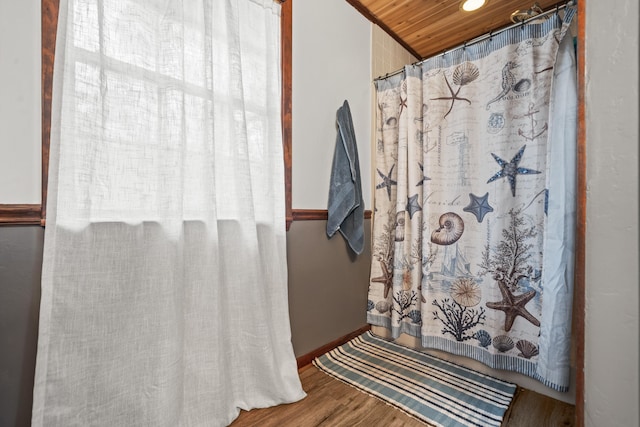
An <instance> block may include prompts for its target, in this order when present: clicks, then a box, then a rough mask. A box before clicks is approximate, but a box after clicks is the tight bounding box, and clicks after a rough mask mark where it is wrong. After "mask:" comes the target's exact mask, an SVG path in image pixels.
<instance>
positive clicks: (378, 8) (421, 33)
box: [347, 0, 566, 59]
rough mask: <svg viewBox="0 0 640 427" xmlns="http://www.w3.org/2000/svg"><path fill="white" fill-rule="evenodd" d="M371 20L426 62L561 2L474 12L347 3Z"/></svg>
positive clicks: (455, 1)
mask: <svg viewBox="0 0 640 427" xmlns="http://www.w3.org/2000/svg"><path fill="white" fill-rule="evenodd" d="M347 2H348V3H349V4H351V5H352V6H353V7H355V8H356V9H357V10H358V11H359V12H360V13H362V14H363V15H364V16H365V17H366V18H367V19H369V20H370V21H371V22H373V23H374V24H376V25H378V26H380V27H381V28H382V29H383V30H385V31H386V32H387V33H388V34H389V35H390V36H391V37H393V38H394V39H395V40H397V41H398V42H399V43H400V44H401V45H403V46H404V47H405V49H407V50H408V51H409V52H411V53H412V54H413V55H414V56H415V57H416V58H417V59H424V58H428V57H430V56H433V55H435V54H438V53H442V52H443V51H445V50H447V49H451V48H453V47H456V46H459V45H461V44H463V43H465V42H467V41H469V40H472V39H474V38H476V37H478V36H481V35H483V34H486V33H489V32H490V31H495V30H497V29H500V28H503V27H505V26H508V25H510V24H512V22H511V14H512V13H513V12H515V11H516V10H529V9H531V8H532V7H533V5H534V3H537V4H538V6H539V7H540V8H541V9H543V10H548V9H550V8H552V7H555V5H556V4H563V3H565V2H566V1H562V2H560V3H558V1H557V0H537V2H536V1H535V0H487V3H486V4H485V5H484V6H483V7H482V8H480V9H478V10H476V11H474V12H465V11H463V10H462V9H461V8H460V3H461V0H347Z"/></svg>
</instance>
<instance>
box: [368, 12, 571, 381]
mask: <svg viewBox="0 0 640 427" xmlns="http://www.w3.org/2000/svg"><path fill="white" fill-rule="evenodd" d="M574 13H575V10H574V9H573V8H571V7H568V8H567V9H566V10H565V11H560V13H558V12H556V13H555V14H554V15H552V16H550V17H549V18H548V19H546V20H544V21H543V22H539V23H532V24H528V25H524V26H522V25H521V26H517V27H513V28H511V29H508V30H506V31H504V32H502V33H499V34H497V35H494V36H492V37H489V38H488V39H486V40H484V41H480V42H478V43H476V44H473V45H470V46H466V47H464V48H460V49H457V50H454V51H451V52H448V53H446V54H443V55H439V56H437V57H433V58H431V59H428V60H426V61H424V62H422V63H421V64H419V65H409V66H406V67H405V68H404V70H403V71H402V72H401V73H400V74H398V75H394V76H391V77H388V78H385V79H381V80H377V81H376V89H377V103H378V109H377V147H376V172H375V173H376V175H377V176H376V178H377V183H376V192H375V217H374V229H373V258H372V266H371V280H370V287H369V301H368V307H367V319H368V322H369V323H371V324H373V325H378V326H383V327H385V328H388V329H389V330H390V331H391V335H392V337H394V338H396V337H398V336H399V335H400V334H401V333H406V334H409V335H412V336H415V337H420V338H421V344H422V346H423V347H426V348H432V349H438V350H444V351H447V352H449V353H453V354H456V355H462V356H467V357H470V358H473V359H476V360H478V361H481V362H483V363H484V364H486V365H488V366H490V367H492V368H496V369H506V370H513V371H516V372H520V373H523V374H525V375H528V376H531V377H533V378H536V379H538V380H539V381H541V382H542V383H544V384H545V385H546V386H548V387H551V388H553V389H555V390H559V391H566V390H567V389H568V385H569V367H570V361H569V359H570V337H571V331H570V329H571V328H570V327H571V302H572V292H573V283H572V280H573V251H574V242H573V240H574V227H575V220H574V216H575V177H574V175H575V156H576V153H575V142H576V105H577V97H576V71H575V57H574V47H573V42H572V38H571V36H570V34H568V28H569V25H570V23H571V20H572V18H573V16H574ZM561 15H563V16H561Z"/></svg>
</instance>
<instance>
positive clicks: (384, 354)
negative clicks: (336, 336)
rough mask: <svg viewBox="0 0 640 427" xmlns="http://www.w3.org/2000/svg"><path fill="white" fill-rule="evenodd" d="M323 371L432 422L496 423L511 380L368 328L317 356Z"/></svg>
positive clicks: (508, 398) (505, 403) (446, 424)
mask: <svg viewBox="0 0 640 427" xmlns="http://www.w3.org/2000/svg"><path fill="white" fill-rule="evenodd" d="M313 364H314V365H315V366H316V367H317V368H318V369H320V370H322V371H324V372H326V373H327V374H329V375H331V376H333V377H335V378H337V379H339V380H341V381H343V382H345V383H347V384H350V385H352V386H354V387H356V388H358V389H360V390H362V391H364V392H365V393H368V394H370V395H372V396H375V397H377V398H380V399H382V400H384V401H385V402H387V403H389V404H391V405H393V406H395V407H397V408H399V409H401V410H402V411H404V412H406V413H408V414H409V415H412V416H414V417H416V418H418V419H419V420H422V421H424V422H426V423H427V424H431V425H434V426H443V427H450V426H451V427H452V426H479V427H487V426H500V424H501V422H502V418H503V417H504V414H505V412H506V410H507V408H508V407H509V404H510V403H511V400H512V399H513V395H514V393H515V391H516V385H515V384H511V383H508V382H505V381H501V380H498V379H496V378H492V377H490V376H487V375H484V374H481V373H478V372H475V371H472V370H470V369H467V368H463V367H461V366H459V365H456V364H453V363H450V362H447V361H444V360H442V359H438V358H435V357H432V356H429V355H428V354H425V353H421V352H419V351H415V350H412V349H410V348H407V347H404V346H401V345H398V344H395V343H393V342H390V341H387V340H384V339H382V338H380V337H378V336H376V335H373V334H372V333H371V332H365V333H364V334H362V335H360V336H358V337H356V338H354V339H353V340H351V341H349V342H347V343H346V344H344V345H341V346H340V347H337V348H335V349H334V350H332V351H330V352H328V353H326V354H323V355H322V356H320V357H317V358H316V359H315V360H314V361H313Z"/></svg>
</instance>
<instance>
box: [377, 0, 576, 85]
mask: <svg viewBox="0 0 640 427" xmlns="http://www.w3.org/2000/svg"><path fill="white" fill-rule="evenodd" d="M576 3H577V1H576V0H569V1H568V2H566V3H565V4H562V5H560V4H557V5H556V6H555V7H554V8H552V9H549V10H546V11H544V12H542V13H539V14H537V15H535V16H532V17H531V18H529V19H526V20H524V21H522V22H518V23H516V24H511V25H509V26H507V27H504V28H501V29H499V30H497V31H490V32H488V33H486V34H483V35H481V36H478V37H476V38H474V39H471V40H470V41H468V42H464V43H462V44H460V45H458V46H456V47H453V48H451V49H446V50H444V51H443V52H442V53H438V54H436V55H433V56H430V57H429V58H424V59H421V60H419V61H417V62H414V63H412V64H411V65H414V66H415V65H420V64H422V63H423V62H425V61H427V60H428V59H430V58H433V57H436V56H440V55H446V54H447V53H449V52H453V51H454V50H458V49H464V48H466V47H467V46H471V45H473V44H476V43H479V42H481V41H483V40H486V39H488V38H491V37H493V36H495V35H498V34H500V33H502V32H504V31H507V30H510V29H511V28H515V27H518V26H524V25H527V24H528V23H530V22H533V21H535V20H536V19H540V18H542V17H545V16H547V15H550V14H552V13H556V12H558V11H559V10H560V9H564V8H566V7H568V6H573V5H575V4H576ZM402 71H404V67H403V68H400V69H399V70H396V71H394V72H392V73H387V74H385V75H383V76H379V77H376V78H375V79H373V81H374V82H375V81H378V80H384V79H386V78H389V77H391V76H395V75H396V74H400V73H401V72H402Z"/></svg>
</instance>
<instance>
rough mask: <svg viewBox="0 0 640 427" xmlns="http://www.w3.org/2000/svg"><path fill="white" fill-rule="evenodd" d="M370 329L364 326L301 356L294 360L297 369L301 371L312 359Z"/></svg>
mask: <svg viewBox="0 0 640 427" xmlns="http://www.w3.org/2000/svg"><path fill="white" fill-rule="evenodd" d="M370 329H371V325H365V326H363V327H362V328H360V329H357V330H355V331H353V332H351V333H349V334H347V335H344V336H342V337H340V338H338V339H336V340H333V341H331V342H330V343H328V344H325V345H323V346H322V347H320V348H317V349H315V350H313V351H311V352H309V353H307V354H303V355H302V356H300V357H298V358H296V362H298V369H302V368H304V367H305V366H307V365H310V364H311V362H312V361H313V359H315V358H316V357H318V356H321V355H323V354H325V353H326V352H328V351H331V350H333V349H334V348H336V347H338V346H340V345H342V344H344V343H346V342H347V341H350V340H352V339H354V338H355V337H357V336H358V335H362V334H363V333H365V332H367V331H368V330H370Z"/></svg>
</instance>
